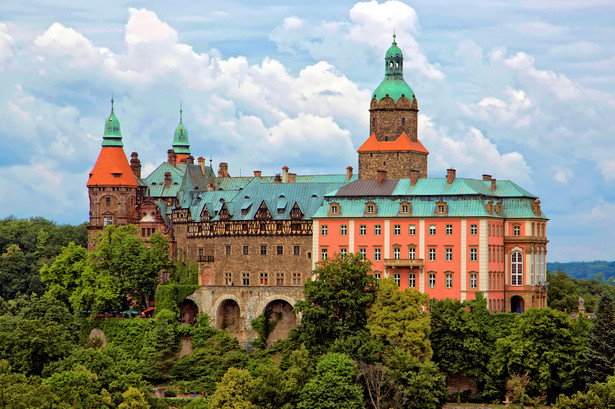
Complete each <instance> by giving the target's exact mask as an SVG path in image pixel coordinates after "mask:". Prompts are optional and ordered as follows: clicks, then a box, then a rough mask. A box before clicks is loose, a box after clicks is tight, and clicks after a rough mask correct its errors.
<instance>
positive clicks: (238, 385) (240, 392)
mask: <svg viewBox="0 0 615 409" xmlns="http://www.w3.org/2000/svg"><path fill="white" fill-rule="evenodd" d="M253 387H254V380H253V379H252V376H251V375H250V372H248V371H247V370H245V369H237V368H229V370H228V371H227V372H226V373H225V374H224V376H223V377H222V380H221V381H220V382H219V383H218V386H217V387H216V392H215V393H214V394H213V395H212V396H211V398H210V399H211V402H210V406H211V407H212V408H217V409H257V408H256V405H254V404H253V403H252V402H250V400H249V399H250V395H251V394H252V390H253Z"/></svg>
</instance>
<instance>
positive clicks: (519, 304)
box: [510, 295, 525, 313]
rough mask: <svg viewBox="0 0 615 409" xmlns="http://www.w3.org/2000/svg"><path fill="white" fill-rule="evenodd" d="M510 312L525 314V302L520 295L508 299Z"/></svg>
mask: <svg viewBox="0 0 615 409" xmlns="http://www.w3.org/2000/svg"><path fill="white" fill-rule="evenodd" d="M510 311H511V312H518V313H523V312H525V301H524V300H523V297H521V296H520V295H515V296H513V297H511V299H510Z"/></svg>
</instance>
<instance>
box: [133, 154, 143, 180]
mask: <svg viewBox="0 0 615 409" xmlns="http://www.w3.org/2000/svg"><path fill="white" fill-rule="evenodd" d="M130 167H131V169H132V173H134V174H135V177H136V178H137V179H141V161H140V160H139V154H138V153H137V152H133V153H132V154H130Z"/></svg>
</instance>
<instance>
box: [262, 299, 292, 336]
mask: <svg viewBox="0 0 615 409" xmlns="http://www.w3.org/2000/svg"><path fill="white" fill-rule="evenodd" d="M263 314H269V315H270V318H269V319H270V320H272V321H275V322H276V325H275V328H274V329H273V331H271V333H270V334H269V336H268V337H267V345H268V346H269V345H273V343H275V342H276V341H278V340H280V339H284V338H286V337H288V333H289V332H290V330H291V329H293V328H295V327H296V326H297V315H296V314H295V311H294V309H293V306H292V305H291V304H290V303H289V302H288V301H286V300H279V299H276V300H273V301H271V302H269V303H268V304H267V305H266V306H265V308H264V310H263Z"/></svg>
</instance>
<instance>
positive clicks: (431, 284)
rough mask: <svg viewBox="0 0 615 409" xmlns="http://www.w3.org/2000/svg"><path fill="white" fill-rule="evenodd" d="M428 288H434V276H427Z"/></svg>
mask: <svg viewBox="0 0 615 409" xmlns="http://www.w3.org/2000/svg"><path fill="white" fill-rule="evenodd" d="M429 288H436V275H435V274H429Z"/></svg>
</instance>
